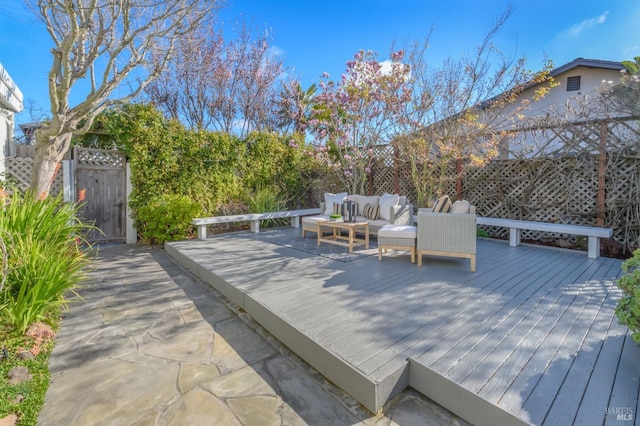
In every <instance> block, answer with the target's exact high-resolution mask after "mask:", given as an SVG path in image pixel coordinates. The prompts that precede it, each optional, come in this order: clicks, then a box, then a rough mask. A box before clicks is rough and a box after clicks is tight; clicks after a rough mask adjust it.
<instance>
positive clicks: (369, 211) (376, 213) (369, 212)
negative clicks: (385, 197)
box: [362, 203, 380, 220]
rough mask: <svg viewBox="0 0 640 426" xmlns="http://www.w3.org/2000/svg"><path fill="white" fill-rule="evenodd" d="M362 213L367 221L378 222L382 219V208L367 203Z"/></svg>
mask: <svg viewBox="0 0 640 426" xmlns="http://www.w3.org/2000/svg"><path fill="white" fill-rule="evenodd" d="M362 213H363V215H364V217H366V218H367V219H371V220H376V219H378V218H379V217H380V206H378V205H372V204H369V203H367V204H365V206H364V209H362Z"/></svg>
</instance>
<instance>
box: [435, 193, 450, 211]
mask: <svg viewBox="0 0 640 426" xmlns="http://www.w3.org/2000/svg"><path fill="white" fill-rule="evenodd" d="M450 210H451V198H449V196H448V195H445V196H444V197H440V198H438V199H437V200H436V202H435V203H434V204H433V212H434V213H449V211H450Z"/></svg>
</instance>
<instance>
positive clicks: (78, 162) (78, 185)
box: [73, 147, 127, 242]
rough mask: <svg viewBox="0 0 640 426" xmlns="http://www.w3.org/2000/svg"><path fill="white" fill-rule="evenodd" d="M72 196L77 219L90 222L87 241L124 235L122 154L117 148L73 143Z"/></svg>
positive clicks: (114, 239) (119, 239)
mask: <svg viewBox="0 0 640 426" xmlns="http://www.w3.org/2000/svg"><path fill="white" fill-rule="evenodd" d="M73 164H74V171H75V173H74V174H75V185H74V186H75V190H76V197H77V198H76V199H77V201H79V202H80V203H83V204H82V207H81V210H80V217H81V219H82V220H83V221H84V222H86V223H90V224H93V225H94V226H95V227H96V229H95V230H93V231H91V233H90V234H89V236H88V237H87V239H88V240H89V241H91V242H124V241H125V239H126V235H125V232H126V228H125V226H126V223H125V218H126V202H127V201H126V200H127V198H126V178H125V176H126V170H125V167H126V156H125V155H124V153H122V152H119V151H106V150H102V149H90V148H81V147H74V149H73Z"/></svg>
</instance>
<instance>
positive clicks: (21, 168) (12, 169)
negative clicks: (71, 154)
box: [5, 157, 64, 195]
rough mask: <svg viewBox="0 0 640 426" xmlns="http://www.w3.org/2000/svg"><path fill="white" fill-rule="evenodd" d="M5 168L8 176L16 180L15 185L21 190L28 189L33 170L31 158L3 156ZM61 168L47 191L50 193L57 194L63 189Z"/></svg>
mask: <svg viewBox="0 0 640 426" xmlns="http://www.w3.org/2000/svg"><path fill="white" fill-rule="evenodd" d="M5 169H6V172H7V176H8V177H9V178H14V179H15V180H16V181H17V186H18V188H19V189H20V190H21V191H26V190H27V189H29V185H30V184H31V173H32V171H33V158H29V157H7V158H5ZM61 171H62V169H60V172H58V174H57V175H56V177H55V179H54V180H53V183H52V184H51V189H50V190H49V193H50V194H51V195H57V194H59V193H60V192H61V191H62V189H63V186H64V185H63V181H62V173H61Z"/></svg>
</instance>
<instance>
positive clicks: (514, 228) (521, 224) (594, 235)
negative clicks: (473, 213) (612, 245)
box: [476, 217, 613, 259]
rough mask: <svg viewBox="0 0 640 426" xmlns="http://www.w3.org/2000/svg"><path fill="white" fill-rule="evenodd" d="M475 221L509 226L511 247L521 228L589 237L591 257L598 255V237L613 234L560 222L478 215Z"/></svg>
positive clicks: (602, 229) (610, 230)
mask: <svg viewBox="0 0 640 426" xmlns="http://www.w3.org/2000/svg"><path fill="white" fill-rule="evenodd" d="M476 221H477V224H478V225H487V226H500V227H503V228H509V245H510V246H512V247H515V246H518V245H520V234H521V231H522V230H523V229H527V230H530V231H544V232H556V233H559V234H570V235H581V236H585V237H589V251H588V255H589V257H590V258H592V259H595V258H597V257H598V256H600V238H611V236H612V235H613V230H612V229H610V228H599V227H595V226H581V225H563V224H561V223H547V222H532V221H527V220H516V219H502V218H495V217H478V218H477V219H476Z"/></svg>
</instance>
